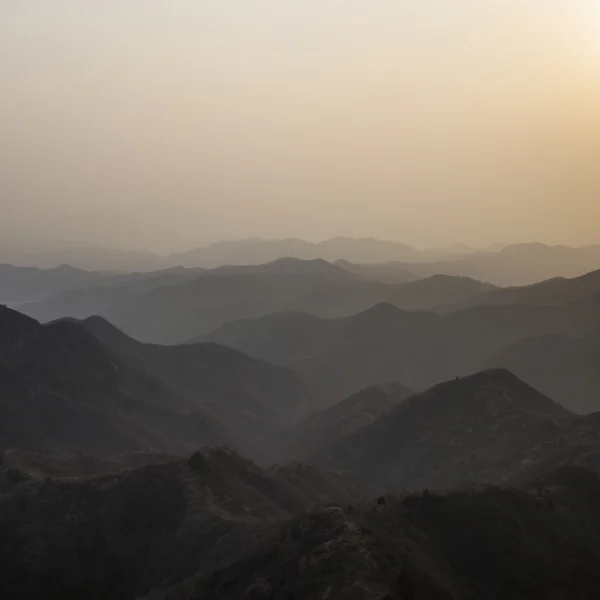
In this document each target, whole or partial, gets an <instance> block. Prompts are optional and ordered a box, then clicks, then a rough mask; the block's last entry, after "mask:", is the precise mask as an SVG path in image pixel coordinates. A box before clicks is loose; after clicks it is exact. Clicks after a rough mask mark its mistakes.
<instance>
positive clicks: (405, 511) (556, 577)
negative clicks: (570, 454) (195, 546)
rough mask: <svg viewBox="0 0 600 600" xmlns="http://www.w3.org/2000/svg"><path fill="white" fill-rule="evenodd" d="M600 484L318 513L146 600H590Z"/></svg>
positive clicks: (596, 580)
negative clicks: (212, 570)
mask: <svg viewBox="0 0 600 600" xmlns="http://www.w3.org/2000/svg"><path fill="white" fill-rule="evenodd" d="M599 501H600V479H599V477H598V475H596V474H593V473H589V472H586V471H583V470H578V469H561V470H558V471H556V472H553V473H552V474H550V475H548V476H547V477H545V478H544V479H542V480H539V481H536V482H533V483H532V484H529V485H526V486H524V487H522V488H520V489H499V488H488V489H480V490H468V491H463V492H454V493H451V494H434V493H430V492H424V493H420V494H414V495H409V496H402V497H386V498H381V499H380V500H379V502H377V503H371V504H359V505H352V506H348V505H344V506H339V505H331V506H325V507H319V508H316V509H314V510H313V511H311V512H310V513H307V514H305V515H303V516H301V517H297V518H296V519H294V520H293V521H292V522H290V523H289V524H288V525H287V526H286V527H284V528H283V529H282V530H281V531H279V532H278V533H276V534H275V535H272V536H271V537H270V538H269V539H267V540H265V541H264V542H263V543H261V544H260V545H259V546H258V547H257V548H256V549H254V550H253V551H252V552H251V553H248V555H247V556H245V557H244V558H242V559H241V560H239V561H237V562H235V563H234V564H232V565H228V566H227V567H224V568H221V569H219V570H217V571H216V572H215V573H212V574H208V575H204V576H200V577H196V578H192V579H191V580H190V581H189V582H186V583H184V584H180V585H177V586H173V587H172V588H171V590H165V591H162V592H156V593H153V594H151V595H149V596H148V597H147V600H175V599H178V598H186V599H188V600H251V599H252V600H270V599H276V600H280V599H281V600H284V599H286V600H287V599H297V600H300V599H301V600H321V599H322V598H328V599H329V600H392V599H398V600H417V599H418V600H471V599H473V598H482V599H483V598H486V599H487V598H495V599H497V600H515V599H523V600H525V599H530V598H544V600H570V599H572V598H580V599H581V600H594V599H595V598H597V597H598V595H599V594H600V575H599V574H598V568H597V563H598V560H600V511H599V510H598V502H599Z"/></svg>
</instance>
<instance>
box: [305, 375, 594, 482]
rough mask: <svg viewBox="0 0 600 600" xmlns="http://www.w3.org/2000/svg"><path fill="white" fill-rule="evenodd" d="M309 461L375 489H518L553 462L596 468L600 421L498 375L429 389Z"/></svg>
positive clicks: (462, 380) (553, 463)
mask: <svg viewBox="0 0 600 600" xmlns="http://www.w3.org/2000/svg"><path fill="white" fill-rule="evenodd" d="M309 461H310V462H311V463H314V464H318V465H320V466H322V467H325V468H328V469H335V470H343V471H355V472H357V473H358V474H360V475H362V476H364V477H365V478H367V479H368V480H369V481H370V482H371V483H372V484H373V485H374V486H376V487H378V488H379V489H381V490H391V491H399V490H402V489H417V488H434V489H456V488H458V487H461V486H465V485H470V484H477V483H488V484H497V485H500V484H503V485H505V484H518V483H523V482H525V481H528V480H531V479H534V478H536V477H540V476H543V475H544V474H545V473H546V472H547V471H548V470H550V469H551V468H553V467H555V466H557V465H576V466H584V467H589V468H592V469H594V470H598V468H600V418H599V416H598V415H597V414H595V415H590V416H587V417H581V416H577V415H575V414H573V413H571V412H570V411H568V410H566V409H565V408H563V407H562V406H560V405H559V404H556V403H555V402H553V401H552V400H550V399H549V398H547V397H546V396H543V395H542V394H540V393H539V392H537V391H536V390H535V389H533V388H531V387H530V386H528V385H527V384H525V383H523V382H522V381H521V380H519V379H518V378H516V377H515V376H514V375H512V374H511V373H509V372H508V371H505V370H501V369H498V370H491V371H484V372H481V373H478V374H476V375H473V376H470V377H465V378H463V379H457V380H453V381H450V382H447V383H443V384H440V385H438V386H435V387H433V388H432V389H430V390H428V391H427V392H425V393H423V394H418V395H416V396H413V397H411V398H409V399H406V400H404V401H403V402H402V403H400V404H399V405H398V406H396V407H394V408H392V409H391V410H390V411H389V412H387V413H386V414H385V415H383V416H382V417H380V418H379V419H377V420H375V421H374V422H373V423H371V424H370V425H368V426H366V427H364V428H362V429H360V430H358V431H356V432H354V433H352V434H350V435H349V436H346V437H345V438H342V439H339V440H337V441H334V442H333V443H332V444H330V445H329V446H326V447H325V448H323V449H321V450H319V451H318V452H316V453H315V454H313V455H312V456H311V457H310V458H309Z"/></svg>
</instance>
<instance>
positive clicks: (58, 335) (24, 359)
mask: <svg viewBox="0 0 600 600" xmlns="http://www.w3.org/2000/svg"><path fill="white" fill-rule="evenodd" d="M0 340H1V341H0V393H1V398H2V402H1V404H0V411H1V416H0V447H1V448H3V449H6V448H11V447H21V448H24V449H27V450H34V451H39V452H48V453H51V454H55V453H59V454H60V453H67V452H88V453H101V454H102V453H111V452H119V451H131V450H135V449H136V448H146V449H153V450H160V451H166V452H175V453H182V452H186V451H190V450H192V449H194V448H197V447H198V446H199V445H202V444H209V443H221V444H228V445H233V446H234V447H238V446H237V443H236V440H235V439H234V437H233V434H232V433H231V432H229V431H228V430H227V428H226V427H225V426H223V425H222V424H221V423H219V422H218V421H217V420H216V419H214V418H213V417H212V415H211V414H210V412H208V411H206V410H203V409H202V408H200V407H199V406H197V405H195V404H194V403H192V402H190V401H188V400H186V399H185V398H183V397H181V396H178V395H177V394H175V393H174V392H172V391H171V390H169V389H167V388H166V387H165V386H164V385H162V384H161V383H160V382H159V381H158V380H156V379H154V378H152V377H151V376H150V375H148V374H146V373H144V372H143V371H141V370H137V369H135V368H132V367H131V366H130V365H128V364H125V363H124V362H122V361H120V360H119V359H118V358H116V357H115V356H113V355H111V354H110V353H109V352H108V351H107V350H106V348H105V347H104V346H103V345H102V344H101V343H100V342H99V341H98V340H97V339H96V338H95V337H94V336H93V335H92V334H90V333H89V332H88V331H86V330H85V329H84V328H83V327H81V326H79V325H77V324H75V323H70V322H62V323H54V324H51V325H48V326H42V325H40V324H39V323H37V322H36V321H34V320H33V319H30V318H29V317H26V316H24V315H21V314H20V313H17V312H15V311H12V310H10V309H7V308H4V307H0Z"/></svg>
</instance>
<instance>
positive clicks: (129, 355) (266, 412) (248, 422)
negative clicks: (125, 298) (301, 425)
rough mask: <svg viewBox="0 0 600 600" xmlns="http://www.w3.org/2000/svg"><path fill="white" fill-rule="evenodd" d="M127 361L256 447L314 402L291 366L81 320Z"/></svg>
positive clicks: (305, 412)
mask: <svg viewBox="0 0 600 600" xmlns="http://www.w3.org/2000/svg"><path fill="white" fill-rule="evenodd" d="M81 326H82V327H84V328H85V329H86V330H87V331H89V332H91V333H92V334H93V335H94V336H95V337H96V338H97V339H98V340H100V341H101V342H102V344H103V345H104V346H105V347H106V348H107V349H108V350H109V351H110V352H111V354H112V355H114V356H117V357H118V358H119V359H120V360H121V361H123V362H124V363H125V364H128V365H131V367H132V368H136V369H139V370H141V371H143V372H145V373H151V374H152V376H153V377H154V378H155V379H157V380H158V381H160V382H161V384H163V385H164V386H165V387H166V388H167V389H169V390H172V391H173V392H175V393H176V394H177V395H178V396H180V397H182V398H185V399H186V400H187V401H189V402H190V403H192V404H193V405H194V406H198V407H201V408H202V410H205V411H208V412H210V413H211V414H212V415H214V416H215V417H216V418H217V419H218V420H219V421H220V422H222V423H225V424H226V425H227V426H228V427H229V428H230V429H231V430H232V431H234V432H235V433H236V434H237V435H238V436H240V438H241V439H245V440H249V441H251V443H252V445H253V446H255V447H259V446H265V445H266V444H267V441H268V439H270V438H271V437H272V436H274V435H275V434H276V433H277V432H279V431H281V429H283V428H284V427H288V426H290V425H291V424H293V423H296V422H297V421H299V420H300V419H302V418H305V417H306V416H307V415H308V414H309V412H310V411H311V410H313V407H312V405H311V399H310V394H309V391H308V389H307V387H306V385H305V384H304V383H303V382H302V381H301V380H300V379H299V378H298V376H296V375H295V374H294V373H293V372H292V371H290V370H289V369H287V368H283V367H277V366H274V365H271V364H269V363H267V362H265V361H262V360H258V359H255V358H251V357H249V356H247V355H245V354H243V353H241V352H239V351H236V350H232V349H230V348H227V347H225V346H221V345H217V344H214V343H206V344H186V345H182V346H158V345H153V344H142V343H140V342H138V341H136V340H134V339H132V338H130V337H128V336H126V335H125V334H124V333H123V332H121V331H120V330H119V329H117V328H116V327H114V326H112V325H111V324H110V323H108V321H106V320H104V319H102V318H101V317H90V318H89V319H86V320H84V321H81Z"/></svg>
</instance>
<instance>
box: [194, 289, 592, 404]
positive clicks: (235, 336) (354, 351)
mask: <svg viewBox="0 0 600 600" xmlns="http://www.w3.org/2000/svg"><path fill="white" fill-rule="evenodd" d="M418 283H420V282H418ZM597 322H598V316H597V315H596V313H595V311H593V310H592V311H582V310H580V309H579V308H578V307H573V306H570V305H569V306H566V307H563V306H518V305H517V306H482V307H474V308H470V309H466V310H462V311H458V312H455V313H450V314H446V315H436V314H434V313H431V312H403V311H400V310H399V309H397V308H396V307H394V306H392V305H390V304H381V305H377V306H375V307H373V308H371V309H369V310H367V311H364V312H362V313H359V314H357V315H354V316H352V317H348V318H343V319H318V318H316V317H314V316H311V315H306V314H299V313H290V314H274V315H269V316H267V317H263V318H261V319H253V320H244V321H238V322H233V323H229V324H227V325H225V326H223V327H221V328H219V329H217V330H216V331H214V332H212V333H211V334H209V335H208V336H205V337H204V338H203V339H205V340H212V341H215V342H218V343H222V344H225V345H227V346H231V347H233V348H237V349H238V350H241V351H243V352H246V353H248V354H250V355H252V356H256V357H258V358H262V359H265V360H268V361H272V362H276V363H278V364H282V365H285V366H288V367H290V368H292V369H293V370H295V371H296V372H298V373H300V374H301V375H302V376H303V377H304V378H305V379H306V380H307V381H308V382H309V384H310V385H311V386H312V387H313V389H314V390H316V391H318V393H319V394H320V395H321V396H325V397H329V398H330V399H331V401H340V400H342V399H343V398H345V397H347V396H348V395H350V394H352V393H354V392H357V391H359V390H360V389H362V388H364V387H366V386H369V385H377V384H378V383H381V382H383V381H401V382H402V383H403V384H405V385H407V386H409V387H410V388H412V389H416V390H419V389H425V388H427V387H429V386H431V385H433V384H435V383H438V382H440V381H444V380H447V379H451V378H453V377H455V376H457V375H460V376H462V375H467V374H470V373H474V372H476V371H478V370H480V369H481V368H482V365H484V366H496V365H495V364H494V362H493V361H494V358H493V357H494V356H495V354H496V353H497V352H499V351H501V350H502V349H503V348H505V347H506V346H508V345H509V344H512V343H515V342H517V341H519V340H522V339H525V338H528V337H534V336H537V335H546V334H552V335H576V336H577V335H584V334H585V333H586V332H588V331H589V330H590V328H591V327H592V326H594V324H596V323H597ZM499 366H501V365H499ZM578 403H579V401H578V400H577V398H572V399H571V402H570V403H567V406H573V407H574V408H575V407H577V405H578ZM597 406H598V408H600V404H598V405H597Z"/></svg>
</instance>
